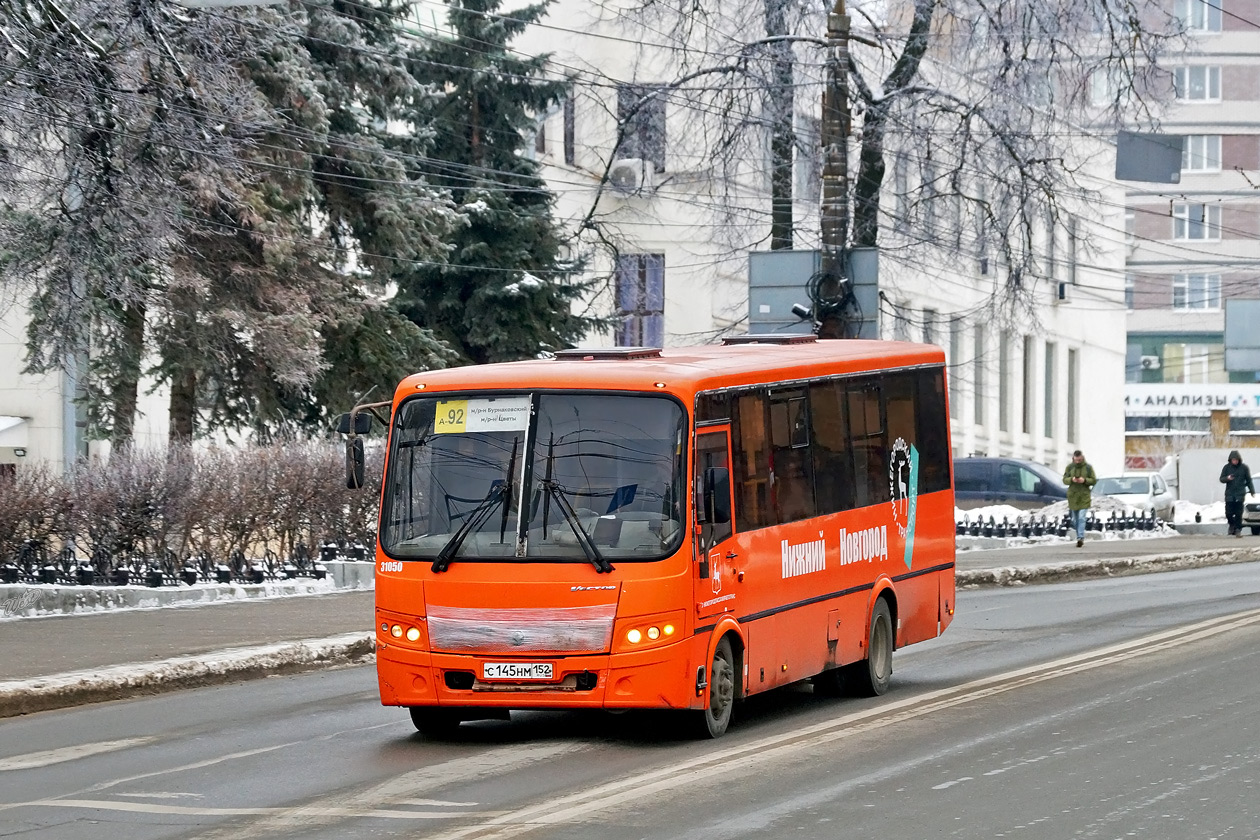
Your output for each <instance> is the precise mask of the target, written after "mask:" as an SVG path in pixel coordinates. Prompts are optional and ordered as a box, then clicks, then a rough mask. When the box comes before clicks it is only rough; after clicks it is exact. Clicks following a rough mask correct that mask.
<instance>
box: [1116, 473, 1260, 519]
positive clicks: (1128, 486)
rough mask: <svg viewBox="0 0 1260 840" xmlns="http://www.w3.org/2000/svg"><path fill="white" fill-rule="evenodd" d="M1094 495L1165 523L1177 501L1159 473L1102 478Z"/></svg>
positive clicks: (1170, 516) (1170, 517)
mask: <svg viewBox="0 0 1260 840" xmlns="http://www.w3.org/2000/svg"><path fill="white" fill-rule="evenodd" d="M1094 495H1095V496H1110V497H1111V498H1113V499H1115V500H1116V501H1118V502H1123V503H1124V504H1126V505H1128V506H1130V507H1132V508H1136V509H1138V510H1140V511H1142V512H1143V513H1150V512H1151V511H1155V515H1156V516H1158V517H1159V518H1160V519H1163V520H1165V521H1172V513H1173V505H1174V504H1175V503H1176V501H1177V499H1176V497H1175V496H1174V495H1173V492H1172V490H1171V489H1170V488H1169V487H1168V484H1167V483H1166V482H1165V481H1164V479H1163V478H1162V477H1161V476H1160V475H1159V473H1126V474H1125V475H1112V476H1107V477H1105V478H1100V479H1098V483H1097V484H1095V485H1094ZM1257 515H1258V516H1260V514H1257ZM1257 524H1260V522H1258V523H1257Z"/></svg>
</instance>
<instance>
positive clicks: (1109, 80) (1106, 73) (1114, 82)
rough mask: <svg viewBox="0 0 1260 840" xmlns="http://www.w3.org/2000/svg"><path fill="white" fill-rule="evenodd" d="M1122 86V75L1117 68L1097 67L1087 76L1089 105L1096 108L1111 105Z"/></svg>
mask: <svg viewBox="0 0 1260 840" xmlns="http://www.w3.org/2000/svg"><path fill="white" fill-rule="evenodd" d="M1123 86H1124V73H1123V72H1122V71H1121V70H1120V68H1118V67H1099V68H1097V69H1096V70H1094V71H1093V72H1091V73H1090V74H1089V103H1090V104H1091V105H1093V106H1094V107H1096V108H1101V107H1103V106H1105V105H1111V104H1113V103H1114V101H1115V99H1116V93H1117V92H1118V91H1120V90H1121V88H1122V87H1123Z"/></svg>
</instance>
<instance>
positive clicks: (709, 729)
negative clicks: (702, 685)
mask: <svg viewBox="0 0 1260 840" xmlns="http://www.w3.org/2000/svg"><path fill="white" fill-rule="evenodd" d="M734 707H735V654H734V653H732V652H731V642H730V639H727V638H723V639H722V640H721V641H720V642H718V643H717V649H716V650H714V651H713V663H712V664H711V665H710V666H709V702H708V705H707V707H706V708H705V709H703V710H702V711H700V712H698V713H697V714H698V715H699V716H700V718H701V721H700V723H701V728H700V731H699V733H698V734H699V735H700V736H701V737H707V738H720V737H721V736H722V735H723V734H724V733H725V732H726V728H727V727H728V726H730V724H731V710H732V709H733V708H734Z"/></svg>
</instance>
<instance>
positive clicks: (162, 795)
mask: <svg viewBox="0 0 1260 840" xmlns="http://www.w3.org/2000/svg"><path fill="white" fill-rule="evenodd" d="M118 795H119V796H134V797H136V798H137V799H203V798H204V797H205V794H204V793H178V792H176V791H161V790H157V791H154V792H152V793H120V794H118Z"/></svg>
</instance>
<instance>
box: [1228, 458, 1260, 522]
mask: <svg viewBox="0 0 1260 840" xmlns="http://www.w3.org/2000/svg"><path fill="white" fill-rule="evenodd" d="M1221 484H1224V485H1225V519H1226V521H1228V522H1229V533H1230V534H1231V535H1232V536H1235V537H1241V536H1242V512H1243V501H1244V500H1245V499H1246V498H1247V494H1248V493H1255V492H1256V488H1255V487H1253V486H1252V484H1251V468H1250V467H1248V466H1247V465H1246V464H1244V463H1243V460H1242V456H1241V455H1239V454H1238V450H1237V449H1235V450H1233V451H1232V452H1230V453H1229V463H1227V464H1226V465H1225V466H1224V467H1222V468H1221Z"/></svg>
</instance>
